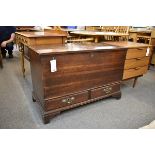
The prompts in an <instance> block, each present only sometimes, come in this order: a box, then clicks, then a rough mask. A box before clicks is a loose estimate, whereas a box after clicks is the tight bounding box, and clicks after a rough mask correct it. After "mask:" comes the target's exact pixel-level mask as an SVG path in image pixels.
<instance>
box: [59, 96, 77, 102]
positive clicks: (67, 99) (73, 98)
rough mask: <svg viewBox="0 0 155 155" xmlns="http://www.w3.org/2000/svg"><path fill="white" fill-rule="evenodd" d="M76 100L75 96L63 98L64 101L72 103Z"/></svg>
mask: <svg viewBox="0 0 155 155" xmlns="http://www.w3.org/2000/svg"><path fill="white" fill-rule="evenodd" d="M74 100H75V97H70V98H65V99H63V100H62V102H63V103H72V102H73V101H74Z"/></svg>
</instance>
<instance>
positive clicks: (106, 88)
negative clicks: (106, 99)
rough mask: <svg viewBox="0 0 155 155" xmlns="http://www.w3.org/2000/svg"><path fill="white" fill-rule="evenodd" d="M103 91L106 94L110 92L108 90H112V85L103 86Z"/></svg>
mask: <svg viewBox="0 0 155 155" xmlns="http://www.w3.org/2000/svg"><path fill="white" fill-rule="evenodd" d="M103 91H104V92H105V93H106V94H108V93H110V92H111V91H112V87H105V88H104V89H103Z"/></svg>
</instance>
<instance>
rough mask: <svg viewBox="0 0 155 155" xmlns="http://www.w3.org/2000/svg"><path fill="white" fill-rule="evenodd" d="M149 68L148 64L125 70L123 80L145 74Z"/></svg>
mask: <svg viewBox="0 0 155 155" xmlns="http://www.w3.org/2000/svg"><path fill="white" fill-rule="evenodd" d="M147 69H148V66H144V67H137V68H135V69H128V70H124V74H123V80H124V79H128V78H132V77H136V76H140V75H143V74H145V73H146V72H147Z"/></svg>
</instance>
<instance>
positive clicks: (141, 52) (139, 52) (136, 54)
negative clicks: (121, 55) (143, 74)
mask: <svg viewBox="0 0 155 155" xmlns="http://www.w3.org/2000/svg"><path fill="white" fill-rule="evenodd" d="M145 56H146V48H133V49H128V51H127V54H126V59H132V58H141V57H145Z"/></svg>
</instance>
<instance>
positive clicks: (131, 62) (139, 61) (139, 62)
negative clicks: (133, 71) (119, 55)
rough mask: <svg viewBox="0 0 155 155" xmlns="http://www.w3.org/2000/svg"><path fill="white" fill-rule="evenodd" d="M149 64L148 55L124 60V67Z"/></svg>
mask: <svg viewBox="0 0 155 155" xmlns="http://www.w3.org/2000/svg"><path fill="white" fill-rule="evenodd" d="M148 64H149V57H143V58H140V57H139V58H134V59H129V60H126V61H125V66H124V69H130V68H137V67H141V66H147V65H148Z"/></svg>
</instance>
